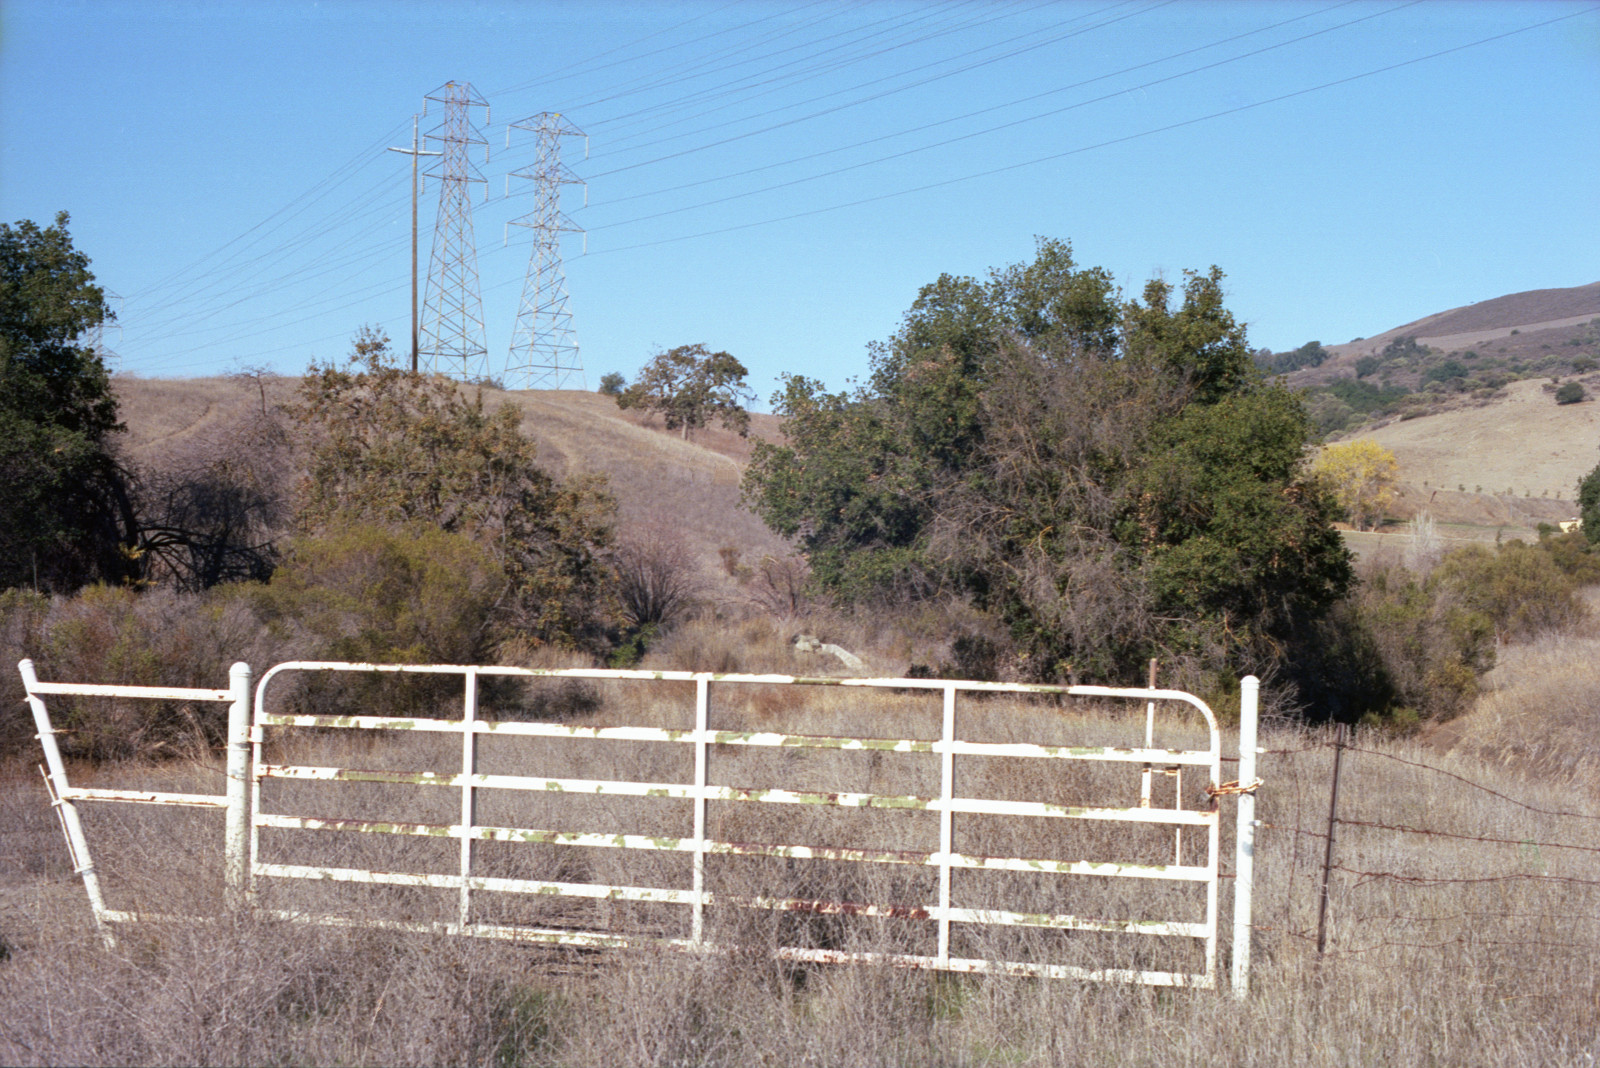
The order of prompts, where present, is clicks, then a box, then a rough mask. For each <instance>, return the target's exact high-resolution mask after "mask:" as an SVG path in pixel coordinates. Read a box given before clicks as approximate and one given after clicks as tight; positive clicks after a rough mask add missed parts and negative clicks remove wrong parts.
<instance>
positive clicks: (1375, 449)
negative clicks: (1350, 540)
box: [1312, 438, 1400, 530]
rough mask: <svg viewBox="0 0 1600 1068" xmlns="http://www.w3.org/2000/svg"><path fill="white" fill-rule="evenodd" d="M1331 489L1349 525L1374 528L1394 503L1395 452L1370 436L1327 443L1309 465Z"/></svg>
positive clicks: (1396, 468)
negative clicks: (1348, 519)
mask: <svg viewBox="0 0 1600 1068" xmlns="http://www.w3.org/2000/svg"><path fill="white" fill-rule="evenodd" d="M1312 470H1313V471H1315V472H1316V474H1317V475H1318V476H1319V477H1320V478H1322V480H1323V481H1324V482H1325V483H1326V484H1327V486H1328V487H1329V488H1330V489H1331V490H1332V491H1333V495H1334V498H1335V499H1336V500H1338V502H1339V504H1340V506H1341V507H1342V508H1343V509H1344V511H1345V514H1346V515H1347V516H1349V517H1350V525H1351V526H1353V527H1355V528H1356V529H1357V530H1375V529H1377V526H1378V524H1379V523H1381V522H1382V521H1383V514H1384V511H1385V510H1386V509H1387V508H1388V507H1389V505H1391V504H1393V503H1394V498H1395V480H1396V479H1397V478H1398V477H1399V474H1400V465H1399V463H1397V462H1396V461H1395V458H1394V453H1392V452H1390V451H1389V450H1388V449H1386V448H1384V447H1383V446H1382V445H1379V444H1378V443H1377V442H1376V441H1373V440H1372V439H1371V438H1361V439H1359V440H1357V441H1347V442H1345V443H1344V444H1342V445H1329V446H1328V447H1327V448H1325V449H1323V450H1322V455H1321V456H1318V457H1317V461H1316V463H1315V464H1314V465H1313V468H1312Z"/></svg>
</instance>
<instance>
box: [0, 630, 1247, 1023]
mask: <svg viewBox="0 0 1600 1068" xmlns="http://www.w3.org/2000/svg"><path fill="white" fill-rule="evenodd" d="M18 666H19V669H20V671H21V674H22V678H23V682H24V685H25V687H26V689H27V697H28V702H29V705H30V708H31V710H32V712H33V715H34V720H35V723H36V725H37V727H38V732H39V734H38V736H39V739H40V743H41V745H42V747H43V750H44V754H45V761H46V765H47V768H48V770H46V771H45V781H46V786H47V789H48V790H49V793H50V796H51V804H52V806H53V807H54V808H55V809H56V811H57V813H58V816H59V818H60V821H61V825H62V830H63V833H64V834H65V837H66V840H67V846H68V850H69V852H70V854H71V857H72V863H73V868H74V871H75V872H76V873H77V874H79V875H80V876H81V877H82V878H83V881H84V887H85V890H86V891H87V894H88V897H89V901H90V906H91V909H92V911H93V915H94V919H95V922H96V925H97V927H98V929H99V932H100V934H101V937H102V939H103V940H104V941H105V944H106V945H107V946H108V947H112V946H114V945H115V937H114V935H113V933H112V927H111V925H112V924H115V923H121V922H127V921H130V920H133V919H137V918H139V914H135V913H130V912H126V911H120V910H114V909H110V908H107V906H106V904H105V900H104V897H103V895H102V892H101V887H100V883H99V878H98V875H97V873H96V871H95V867H94V864H93V860H92V857H91V855H90V851H89V843H88V840H87V838H86V836H85V834H84V830H83V826H82V823H81V821H80V819H79V815H78V811H77V808H76V805H77V804H78V803H80V802H90V803H100V802H115V803H132V804H156V805H180V806H199V807H206V808H221V809H223V810H224V811H225V813H226V832H225V840H224V858H225V865H224V872H225V885H226V891H227V903H228V905H229V907H230V908H243V907H247V906H256V905H257V904H258V902H257V893H256V891H257V887H258V885H259V882H260V880H263V879H320V880H330V881H333V882H347V883H367V884H374V885H393V886H421V887H435V888H443V889H449V890H455V891H457V892H458V894H459V909H458V912H457V916H456V919H455V921H454V922H450V923H420V922H409V921H405V920H396V919H389V918H363V919H360V920H355V919H350V918H347V917H340V916H334V915H314V914H309V913H305V912H277V913H272V914H273V915H277V916H279V917H281V918H286V919H293V920H298V921H302V922H311V923H318V924H325V925H330V926H349V925H360V926H366V927H371V928H379V929H393V930H406V931H428V932H436V933H444V934H461V935H469V936H476V937H484V938H494V939H509V940H516V941H533V942H552V943H559V944H566V945H579V946H624V945H633V944H639V943H641V942H654V943H656V944H662V945H668V946H674V947H678V948H684V949H691V950H713V949H718V948H722V947H718V946H716V945H714V944H713V943H712V942H711V941H710V940H709V939H708V938H707V937H706V929H705V911H706V909H707V907H708V906H713V905H718V904H721V905H732V906H739V907H743V908H752V909H766V910H790V911H803V912H810V913H823V914H830V913H832V914H840V913H849V914H852V915H864V916H893V917H898V918H911V919H914V920H922V921H928V922H931V923H934V924H936V925H937V927H936V929H937V949H936V951H935V952H933V953H931V954H926V953H925V954H907V953H852V952H844V951H839V950H831V949H814V948H804V947H796V946H786V947H780V948H779V950H778V953H779V955H780V956H784V957H787V958H790V959H797V960H811V961H881V962H887V963H893V964H898V965H904V966H913V967H926V968H934V969H941V970H949V971H966V972H1000V973H1006V974H1022V975H1035V976H1047V977H1071V978H1079V979H1098V980H1112V981H1121V982H1130V983H1145V984H1151V985H1179V986H1196V987H1214V986H1215V985H1216V960H1217V938H1218V879H1219V876H1220V872H1219V856H1218V854H1219V844H1220V842H1219V827H1220V813H1219V811H1218V808H1217V805H1216V803H1215V797H1216V795H1217V793H1218V792H1221V793H1237V794H1238V802H1239V807H1238V812H1237V827H1238V835H1237V843H1236V849H1237V852H1236V864H1235V873H1234V874H1235V876H1236V881H1235V888H1234V889H1235V893H1234V910H1233V969H1232V971H1233V976H1232V978H1233V981H1232V986H1233V991H1234V993H1235V994H1236V995H1238V996H1242V995H1243V994H1244V993H1245V992H1246V991H1247V990H1248V984H1249V963H1250V912H1251V909H1250V897H1251V882H1252V869H1253V855H1254V840H1255V826H1256V822H1255V820H1254V803H1255V799H1254V796H1253V793H1252V792H1251V791H1252V790H1253V784H1254V781H1255V780H1254V774H1255V758H1256V754H1257V750H1256V734H1255V731H1256V695H1257V685H1258V684H1257V682H1256V680H1255V679H1254V678H1253V677H1247V678H1245V679H1244V680H1242V685H1241V725H1240V732H1239V753H1240V782H1242V783H1244V784H1246V785H1245V786H1244V787H1243V788H1242V789H1241V788H1240V787H1239V786H1238V785H1237V784H1230V785H1226V786H1225V785H1223V784H1222V783H1221V781H1220V780H1221V760H1222V750H1221V737H1220V732H1219V730H1218V727H1217V722H1216V718H1215V716H1214V715H1213V714H1212V712H1211V710H1210V709H1209V708H1208V707H1206V705H1205V704H1204V702H1202V701H1200V700H1199V699H1198V698H1195V697H1193V696H1192V695H1190V694H1187V693H1183V692H1181V691H1175V690H1158V689H1154V688H1147V689H1134V688H1115V687H1099V686H1072V687H1059V686H1025V685H1011V684H1000V683H981V682H961V681H946V680H930V679H839V678H811V677H798V676H787V675H713V674H705V673H690V672H643V671H601V670H568V671H536V670H525V669H519V668H505V667H490V666H483V667H475V666H456V665H377V664H349V663H328V662H311V661H299V662H291V663H286V664H280V665H277V666H276V667H274V668H272V669H271V670H269V671H268V672H267V673H266V674H265V675H264V676H263V677H262V679H261V681H260V684H259V685H258V686H257V687H256V688H255V697H254V714H253V716H252V714H251V701H250V690H251V672H250V668H249V666H248V665H246V664H242V663H239V664H235V665H233V668H232V670H231V672H230V685H229V687H228V688H227V689H217V690H209V689H201V688H184V687H146V686H108V685H97V684H80V683H63V682H40V681H39V680H38V678H37V677H36V674H35V671H34V667H33V664H32V663H31V662H30V661H28V660H24V661H22V662H21V663H20V664H19V665H18ZM293 672H302V673H303V672H355V673H398V674H419V675H456V676H460V677H461V678H462V681H463V688H464V701H463V715H462V717H461V718H460V719H437V718H415V719H413V718H400V717H390V716H375V715H353V716H332V715H291V714H277V713H269V712H267V711H266V703H267V695H268V691H269V687H270V686H271V684H272V683H273V682H274V681H275V680H276V679H278V678H279V677H280V676H284V675H286V674H288V673H293ZM486 676H489V677H494V676H499V677H522V678H552V679H562V678H566V679H589V680H636V681H643V682H650V681H660V682H676V683H692V684H693V685H694V688H695V703H694V727H693V728H692V729H686V730H685V729H661V728H652V727H630V726H621V727H574V726H567V725H562V724H554V723H531V722H521V721H493V720H485V719H482V718H480V716H479V714H478V682H479V680H480V679H481V678H483V677H486ZM713 685H716V686H718V687H722V686H732V687H738V686H741V685H744V686H748V685H794V686H829V687H842V688H847V689H849V688H862V689H896V690H901V691H904V690H923V691H936V692H938V693H939V694H940V695H941V697H942V724H941V730H940V736H939V738H938V739H937V740H927V739H895V738H860V737H846V736H833V735H800V734H786V733H777V732H771V731H726V730H711V729H710V727H709V709H710V698H709V694H710V689H711V687H712V686H713ZM959 693H966V694H1054V695H1062V696H1068V697H1090V698H1109V699H1124V700H1140V701H1145V702H1147V709H1148V715H1149V716H1150V720H1149V722H1148V724H1147V730H1146V742H1147V744H1146V745H1145V746H1144V747H1136V748H1119V747H1074V746H1058V745H1040V744H1031V743H1020V742H1004V743H1001V742H975V741H968V740H965V739H963V738H961V737H960V736H959V735H958V732H957V729H956V723H957V720H956V712H957V708H956V704H957V694H959ZM52 695H73V696H98V697H111V698H119V699H134V700H139V699H155V700H181V701H215V702H223V701H226V702H229V703H230V709H229V721H228V723H229V729H228V753H227V792H226V793H225V794H222V795H210V794H188V793H170V792H161V791H145V790H117V789H91V788H84V787H74V786H72V785H71V784H70V782H69V781H68V778H67V773H66V769H65V766H64V764H63V762H62V759H61V753H60V750H59V747H58V746H57V744H56V739H55V734H56V731H55V729H54V728H53V727H52V725H51V722H50V717H49V711H48V708H47V705H46V701H45V698H46V697H48V696H52ZM1157 701H1171V702H1179V703H1182V704H1185V705H1188V706H1190V707H1191V708H1192V709H1194V710H1195V711H1196V712H1198V713H1199V714H1200V715H1201V717H1202V718H1203V719H1204V720H1205V723H1206V728H1207V732H1208V737H1209V745H1208V746H1207V748H1205V749H1198V750H1174V749H1162V748H1157V747H1155V746H1154V745H1153V744H1150V743H1151V738H1152V734H1151V730H1152V725H1153V722H1154V704H1155V702H1157ZM293 727H317V728H343V729H351V730H376V731H421V732H445V733H454V734H459V735H460V737H461V743H462V749H461V762H460V765H459V767H458V768H456V769H451V770H440V771H438V772H420V773H410V772H390V771H364V770H361V769H355V768H343V767H316V766H307V765H292V764H269V763H266V762H265V761H264V760H263V740H264V737H265V733H266V731H267V730H268V729H273V728H293ZM495 735H499V736H508V737H509V736H522V737H530V738H539V737H542V738H571V739H593V740H611V741H634V742H669V743H679V744H683V745H687V746H691V747H693V758H694V771H693V777H692V781H690V782H631V781H622V780H603V779H583V778H559V777H550V776H534V775H492V774H483V773H480V772H479V771H478V769H477V742H478V740H479V739H480V738H484V737H490V736H495ZM713 746H751V747H783V748H800V749H816V750H836V751H867V752H894V753H923V754H929V755H933V756H937V757H938V758H939V761H940V790H939V795H938V796H937V797H933V796H919V795H910V794H873V793H822V792H818V791H807V790H788V789H781V788H772V789H758V788H747V787H735V786H725V785H711V784H710V783H709V782H708V756H709V753H710V751H711V747H713ZM958 757H1021V758H1034V759H1065V760H1086V761H1101V762H1107V761H1109V762H1117V763H1124V764H1139V765H1142V767H1143V770H1144V773H1145V774H1144V781H1145V787H1144V789H1143V791H1142V795H1143V799H1142V801H1141V804H1140V805H1139V806H1138V807H1129V808H1110V807H1089V806H1073V805H1060V804H1054V803H1050V802H1042V801H1004V800H993V799H984V798H971V797H962V796H958V795H957V793H956V790H955V762H956V759H957V758H958ZM1152 767H1162V768H1167V769H1181V768H1183V767H1194V768H1197V769H1199V768H1203V769H1205V772H1206V774H1207V776H1208V785H1209V789H1208V792H1209V793H1212V796H1213V802H1212V804H1211V805H1210V807H1209V808H1208V809H1202V810H1196V809H1183V808H1181V807H1176V805H1175V807H1172V808H1154V807H1150V801H1149V795H1150V792H1149V786H1148V784H1149V776H1150V769H1151V768H1152ZM268 779H284V780H289V779H299V780H320V781H327V782H391V783H407V784H413V785H419V786H439V787H445V788H454V789H457V790H459V792H460V816H459V819H458V820H456V821H454V822H451V823H445V824H437V823H435V824H419V823H409V824H408V823H393V822H380V821H371V820H353V819H343V818H331V819H330V818H320V817H313V816H309V815H295V814H291V813H267V812H263V811H262V810H261V787H262V783H263V782H264V781H266V780H268ZM481 790H490V791H496V790H501V791H505V790H509V791H540V792H545V793H567V792H580V793H583V794H587V795H590V796H594V795H601V796H604V795H612V796H624V797H647V798H648V797H657V798H670V799H679V800H687V801H689V802H691V803H692V809H693V817H692V821H691V822H692V826H691V827H690V828H689V833H688V834H685V835H682V836H678V837H660V836H649V835H633V834H610V833H597V832H587V831H557V830H551V829H544V828H534V827H508V826H495V825H485V824H482V823H480V822H479V821H478V820H477V819H476V816H475V812H476V798H477V796H478V791H481ZM1178 796H1179V801H1180V803H1181V794H1179V795H1178ZM713 801H717V802H723V801H739V802H757V803H768V804H784V805H821V806H834V807H851V808H858V809H888V810H920V811H926V812H935V813H938V817H939V846H938V848H937V849H936V850H933V851H930V852H915V851H906V850H890V849H876V850H874V849H855V848H840V847H830V846H821V845H807V844H799V843H789V844H748V843H738V842H729V841H721V840H717V839H713V838H711V837H709V836H708V835H707V832H706V828H707V805H708V804H709V803H710V802H713ZM957 815H1013V816H1018V817H1032V818H1045V819H1065V820H1090V821H1120V822H1133V823H1140V824H1146V825H1169V826H1172V827H1174V828H1175V830H1176V832H1177V834H1178V836H1179V838H1180V841H1181V835H1182V830H1183V828H1185V827H1191V828H1197V829H1198V828H1204V829H1205V831H1206V850H1205V852H1206V863H1204V864H1198V865H1197V864H1189V865H1185V864H1182V863H1180V861H1181V859H1182V857H1181V849H1175V855H1174V863H1172V864H1119V863H1108V862H1098V861H1089V860H1070V859H1060V858H1041V857H1016V856H1009V857H1008V856H984V855H978V854H972V853H958V852H956V851H955V849H954V840H955V836H954V829H955V822H954V821H955V817H956V816H957ZM264 828H283V829H307V830H340V831H359V832H366V833H379V834H387V835H419V836H429V837H434V838H444V839H454V840H457V841H459V843H460V863H459V870H458V871H457V872H456V873H451V874H440V873H426V872H405V871H381V872H380V871H369V870H364V869H358V868H351V867H332V866H315V865H296V864H282V863H273V862H270V861H268V860H265V859H263V857H262V842H261V831H262V829H264ZM483 841H500V842H528V843H547V844H556V845H565V846H585V847H591V848H603V849H623V850H642V851H660V852H673V853H680V854H684V853H686V854H689V856H690V858H691V865H692V868H691V871H692V876H691V880H690V881H691V885H689V886H687V887H681V886H680V887H645V886H631V885H612V884H604V883H583V882H569V881H555V880H521V879H504V878H494V877H488V876H481V875H473V874H472V855H473V853H472V851H473V844H474V843H475V842H483ZM719 855H745V856H765V857H772V858H796V859H822V860H832V861H845V862H858V863H883V864H894V865H906V866H920V867H925V868H933V869H937V872H938V891H937V901H933V902H928V903H926V904H923V905H917V906H913V907H909V908H908V907H907V906H904V905H885V904H881V903H874V902H865V903H854V902H839V901H816V900H808V899H800V898H783V897H763V896H745V897H733V896H728V895H720V896H719V894H717V893H715V892H713V891H711V890H709V889H708V888H707V886H706V858H707V857H710V856H719ZM963 870H987V871H1016V872H1047V873H1049V872H1053V873H1061V874H1071V875H1085V876H1095V877H1104V878H1112V879H1121V878H1132V879H1145V880H1162V881H1170V882H1180V883H1189V884H1191V885H1193V884H1203V885H1204V886H1205V893H1206V905H1205V919H1204V920H1203V921H1202V922H1184V921H1178V920H1167V921H1161V920H1115V919H1103V918H1096V917H1089V916H1078V915H1073V914H1066V913H1048V912H1047V913H1032V912H1024V911H1012V910H995V909H973V908H964V907H958V906H955V905H953V904H952V900H951V898H952V890H951V882H952V873H953V872H956V871H963ZM474 893H500V894H539V895H555V896H561V897H570V898H588V899H596V898H599V899H609V900H616V901H636V902H654V903H664V904H671V905H682V906H686V907H687V908H688V909H689V914H690V924H689V936H688V937H686V938H645V937H641V936H636V935H630V934H619V933H616V932H614V931H605V930H583V929H569V928H564V927H550V926H546V927H536V926H526V925H509V924H490V923H481V922H473V920H472V910H471V895H472V894H474ZM146 915H148V914H146ZM191 919H196V918H191ZM952 924H983V925H994V926H1001V927H1005V926H1012V927H1036V928H1048V929H1057V930H1071V931H1090V932H1103V933H1124V934H1142V935H1152V936H1158V937H1177V938H1189V939H1196V940H1201V941H1203V943H1204V955H1205V964H1204V969H1203V971H1201V972H1198V973H1183V972H1167V971H1142V970H1134V969H1117V968H1099V969H1096V968H1084V967H1077V966H1069V965H1059V964H1044V963H1039V962H1036V961H1026V960H1018V961H1005V960H999V961H997V960H988V959H979V958H974V957H962V956H959V955H955V954H953V953H952V952H951V937H950V936H951V925H952Z"/></svg>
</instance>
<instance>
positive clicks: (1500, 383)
mask: <svg viewBox="0 0 1600 1068" xmlns="http://www.w3.org/2000/svg"><path fill="white" fill-rule="evenodd" d="M1325 349H1326V353H1327V358H1326V359H1325V360H1324V361H1323V362H1322V363H1320V364H1318V365H1316V366H1309V367H1302V368H1300V369H1299V370H1294V371H1291V372H1290V373H1288V374H1287V375H1285V376H1284V378H1285V381H1286V382H1287V383H1288V384H1289V385H1290V386H1292V387H1294V388H1297V389H1303V390H1306V391H1307V404H1308V407H1309V409H1310V411H1311V413H1312V416H1313V418H1314V419H1316V420H1317V424H1318V426H1319V427H1320V428H1321V429H1323V430H1324V432H1325V433H1327V435H1328V440H1329V441H1331V442H1332V441H1343V440H1350V439H1354V438H1370V439H1372V440H1374V441H1377V442H1378V443H1379V444H1381V445H1383V446H1384V447H1386V448H1388V449H1390V450H1391V451H1393V452H1394V454H1395V458H1396V459H1397V460H1398V461H1399V463H1400V481H1401V486H1400V490H1401V494H1400V499H1399V501H1398V502H1397V503H1396V505H1395V508H1394V509H1393V513H1392V515H1393V518H1395V519H1397V520H1402V521H1403V520H1406V519H1409V518H1410V517H1412V516H1413V515H1416V514H1417V513H1419V512H1422V511H1426V512H1428V513H1429V514H1430V515H1432V516H1433V518H1434V519H1435V520H1436V521H1437V522H1438V523H1440V524H1441V532H1442V533H1444V534H1445V536H1447V537H1459V538H1468V539H1479V538H1494V537H1500V536H1506V537H1523V538H1532V537H1534V536H1535V528H1536V527H1537V525H1538V524H1539V523H1541V522H1546V523H1552V522H1556V521H1559V520H1564V519H1570V518H1572V515H1573V508H1572V503H1571V502H1572V497H1573V493H1574V490H1575V487H1576V484H1577V481H1578V479H1579V478H1580V477H1581V476H1582V475H1584V474H1586V473H1587V472H1588V471H1590V470H1591V469H1592V468H1593V467H1594V465H1595V463H1596V461H1597V460H1600V401H1597V399H1596V398H1600V282H1596V283H1592V284H1590V285H1584V286H1575V287H1571V288H1566V289H1536V290H1530V291H1528V292H1524V293H1511V294H1507V295H1506V296H1503V297H1496V298H1494V299H1492V300H1485V301H1479V302H1478V303H1475V304H1469V305H1465V306H1463V307H1459V308H1451V309H1448V310H1446V311H1441V312H1437V313H1435V314H1432V315H1426V316H1423V317H1422V318H1420V319H1416V320H1414V321H1412V322H1409V323H1405V324H1402V325H1400V326H1395V327H1391V328H1389V329H1387V330H1384V331H1382V332H1381V333H1378V334H1374V335H1372V336H1371V337H1367V338H1361V339H1358V340H1356V341H1352V342H1348V343H1345V344H1342V345H1330V346H1325ZM1567 382H1577V383H1579V384H1580V385H1581V386H1582V387H1583V388H1584V390H1585V391H1586V392H1587V393H1588V395H1589V398H1590V399H1589V400H1588V401H1585V402H1581V403H1576V404H1557V403H1556V399H1555V396H1554V394H1555V390H1556V388H1557V385H1558V384H1562V383H1567ZM1349 540H1350V542H1351V544H1352V545H1353V546H1355V547H1356V548H1357V549H1358V550H1359V551H1362V552H1367V551H1371V550H1373V549H1376V548H1378V547H1379V546H1380V545H1381V544H1382V543H1383V542H1384V540H1385V538H1384V536H1382V535H1354V536H1352V537H1351V538H1350V539H1349Z"/></svg>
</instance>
